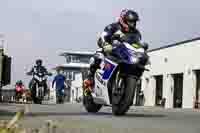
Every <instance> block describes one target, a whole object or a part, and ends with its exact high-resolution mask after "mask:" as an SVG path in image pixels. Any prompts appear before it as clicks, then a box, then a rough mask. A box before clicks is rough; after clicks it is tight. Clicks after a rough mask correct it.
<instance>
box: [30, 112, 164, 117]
mask: <svg viewBox="0 0 200 133" xmlns="http://www.w3.org/2000/svg"><path fill="white" fill-rule="evenodd" d="M92 115H94V116H112V113H109V112H98V113H87V112H66V113H57V112H34V113H31V112H30V113H27V114H26V116H30V117H41V116H43V117H45V116H92ZM119 117H124V118H134V117H144V118H153V117H154V118H156V117H166V115H162V114H134V113H132V114H126V115H124V116H119Z"/></svg>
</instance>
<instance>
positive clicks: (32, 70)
mask: <svg viewBox="0 0 200 133" xmlns="http://www.w3.org/2000/svg"><path fill="white" fill-rule="evenodd" d="M33 72H34V67H32V68H31V70H30V71H29V72H27V74H28V75H29V74H32V73H33Z"/></svg>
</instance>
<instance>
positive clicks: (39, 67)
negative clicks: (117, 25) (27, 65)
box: [27, 59, 49, 94]
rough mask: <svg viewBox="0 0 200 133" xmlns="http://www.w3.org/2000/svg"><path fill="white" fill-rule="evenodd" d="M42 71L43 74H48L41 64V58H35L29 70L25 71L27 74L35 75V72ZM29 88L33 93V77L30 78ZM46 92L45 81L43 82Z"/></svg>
mask: <svg viewBox="0 0 200 133" xmlns="http://www.w3.org/2000/svg"><path fill="white" fill-rule="evenodd" d="M39 72H41V73H44V75H48V74H49V73H48V71H47V69H46V68H45V67H44V66H43V65H42V60H41V59H37V60H36V65H35V66H33V67H32V69H31V71H29V72H27V74H28V75H35V74H37V73H39ZM29 88H30V89H31V90H32V91H31V92H32V93H35V84H34V79H31V81H30V83H29ZM46 93H47V83H46V82H45V84H44V94H46Z"/></svg>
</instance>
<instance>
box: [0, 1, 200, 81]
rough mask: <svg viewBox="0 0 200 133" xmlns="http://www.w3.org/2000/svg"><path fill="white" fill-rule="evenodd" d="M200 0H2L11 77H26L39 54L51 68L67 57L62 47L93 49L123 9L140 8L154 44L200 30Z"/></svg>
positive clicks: (0, 29)
mask: <svg viewBox="0 0 200 133" xmlns="http://www.w3.org/2000/svg"><path fill="white" fill-rule="evenodd" d="M199 4H200V2H199V1H197V0H190V1H183V0H167V1H163V0H0V34H3V35H4V39H5V44H4V47H5V50H6V53H7V54H8V55H9V56H11V57H12V83H14V82H15V81H16V80H19V79H21V80H23V81H25V82H27V81H28V80H30V77H27V76H26V75H25V72H27V71H28V70H30V68H31V66H32V65H33V64H34V62H35V59H37V58H41V59H43V60H44V65H45V66H47V69H50V68H51V67H52V66H55V65H56V64H62V63H65V59H64V57H61V56H59V53H61V52H64V51H69V50H70V51H72V50H73V51H76V50H79V51H85V50H87V51H88V50H89V51H93V50H95V49H96V48H97V45H96V39H97V33H98V32H101V31H103V29H104V27H105V26H106V25H108V24H110V23H112V22H115V21H116V17H118V15H119V13H120V11H121V9H123V8H132V9H134V10H136V11H137V12H138V13H139V15H140V19H141V21H140V22H139V23H138V29H139V30H140V31H141V33H142V36H143V41H146V42H148V43H149V45H150V48H156V47H160V46H163V45H169V44H172V43H175V42H179V41H183V40H187V39H191V38H195V37H198V36H199V28H198V27H200V23H199V20H200V14H199V12H200V8H199Z"/></svg>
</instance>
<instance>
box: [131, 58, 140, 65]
mask: <svg viewBox="0 0 200 133" xmlns="http://www.w3.org/2000/svg"><path fill="white" fill-rule="evenodd" d="M131 61H132V62H133V63H134V64H137V63H138V62H139V59H138V58H137V57H131Z"/></svg>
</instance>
